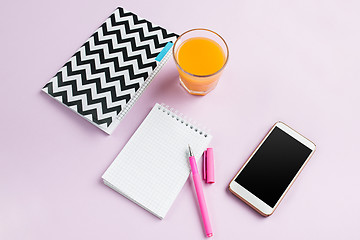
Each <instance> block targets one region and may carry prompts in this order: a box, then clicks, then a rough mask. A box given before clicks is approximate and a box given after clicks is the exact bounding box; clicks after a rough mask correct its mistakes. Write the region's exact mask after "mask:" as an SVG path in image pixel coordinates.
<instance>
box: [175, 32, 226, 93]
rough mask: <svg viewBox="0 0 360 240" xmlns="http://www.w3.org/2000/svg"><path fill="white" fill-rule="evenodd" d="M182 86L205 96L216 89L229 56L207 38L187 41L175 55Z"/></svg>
mask: <svg viewBox="0 0 360 240" xmlns="http://www.w3.org/2000/svg"><path fill="white" fill-rule="evenodd" d="M175 59H176V60H177V63H178V65H179V66H180V68H179V67H178V70H179V75H180V81H181V84H182V85H183V86H184V87H185V89H186V90H187V91H188V92H190V93H192V94H197V95H205V94H207V93H208V92H210V91H211V90H212V89H214V88H215V86H216V84H217V82H218V79H219V77H220V74H221V71H220V70H221V69H222V68H223V66H224V64H225V62H226V59H227V56H226V55H225V53H224V51H223V48H222V47H221V46H220V45H219V44H218V43H217V42H216V41H214V40H212V39H209V38H206V37H193V38H189V39H187V40H185V41H184V42H182V43H181V45H180V46H179V47H178V50H177V51H176V53H175Z"/></svg>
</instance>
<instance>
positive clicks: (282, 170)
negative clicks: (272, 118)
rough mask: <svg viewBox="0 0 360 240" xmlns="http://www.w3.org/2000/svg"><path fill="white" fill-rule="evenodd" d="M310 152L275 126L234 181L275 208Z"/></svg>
mask: <svg viewBox="0 0 360 240" xmlns="http://www.w3.org/2000/svg"><path fill="white" fill-rule="evenodd" d="M311 152H312V150H311V149H310V148H308V147H306V146H305V145H304V144H302V143H301V142H299V141H298V140H296V139H294V138H293V137H292V136H290V135H289V134H287V133H286V132H284V131H283V130H281V129H280V128H278V127H275V128H274V129H273V131H272V132H271V133H270V134H269V136H268V137H267V139H266V140H265V141H264V142H263V144H262V145H261V146H260V148H259V149H258V151H257V152H256V153H255V154H254V155H253V157H252V158H251V159H250V161H249V162H248V163H247V165H246V166H245V167H244V169H243V170H242V171H241V173H240V174H239V175H238V176H237V178H236V179H235V181H236V182H237V183H239V184H240V185H241V186H243V187H244V188H245V189H247V190H248V191H250V192H251V193H252V194H254V195H255V196H257V197H258V198H260V199H261V200H262V201H263V202H265V203H266V204H267V205H269V206H270V207H274V206H275V205H276V203H277V202H278V200H279V199H280V197H281V196H282V194H283V193H284V191H285V190H286V188H287V187H288V186H289V184H290V183H291V181H292V180H293V178H294V177H295V175H296V174H297V172H298V171H299V170H300V168H301V167H302V165H303V164H304V163H305V161H306V159H307V158H308V157H309V155H310V154H311Z"/></svg>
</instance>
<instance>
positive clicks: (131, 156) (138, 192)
mask: <svg viewBox="0 0 360 240" xmlns="http://www.w3.org/2000/svg"><path fill="white" fill-rule="evenodd" d="M211 139H212V136H211V135H210V134H209V133H207V132H204V130H201V129H199V128H198V127H196V126H194V125H193V124H191V123H190V122H188V121H187V120H186V119H184V118H182V117H181V116H180V115H178V114H176V111H173V110H171V109H169V108H168V107H165V106H162V105H159V104H155V106H154V107H153V109H152V110H151V111H150V113H149V114H148V115H147V117H146V118H145V120H144V121H143V122H142V123H141V125H140V127H139V128H138V129H137V130H136V132H135V133H134V135H133V136H132V137H131V138H130V140H129V141H128V142H127V144H126V145H125V147H124V148H123V149H122V150H121V152H120V153H119V155H118V156H117V157H116V159H115V160H114V162H113V163H112V164H111V165H110V167H109V168H108V169H107V170H106V172H105V173H104V174H103V176H102V178H103V180H104V183H105V184H106V185H107V186H109V187H110V188H112V189H114V190H115V191H117V192H118V193H120V194H122V195H123V196H125V197H126V198H128V199H130V200H131V201H133V202H135V203H136V204H138V205H139V206H141V207H142V208H144V209H146V210H148V211H149V212H151V213H152V214H154V215H155V216H157V217H159V218H160V219H162V218H164V217H165V216H166V213H167V212H168V211H169V209H170V207H171V205H172V204H173V202H174V201H175V199H176V197H177V196H178V195H179V192H180V190H181V189H182V187H183V186H184V184H185V182H186V180H187V179H188V177H189V174H190V164H189V157H188V144H190V145H191V147H192V148H193V150H194V155H195V158H196V160H197V162H199V161H200V160H201V155H202V153H203V152H204V150H205V149H206V148H207V147H208V144H209V143H210V141H211Z"/></svg>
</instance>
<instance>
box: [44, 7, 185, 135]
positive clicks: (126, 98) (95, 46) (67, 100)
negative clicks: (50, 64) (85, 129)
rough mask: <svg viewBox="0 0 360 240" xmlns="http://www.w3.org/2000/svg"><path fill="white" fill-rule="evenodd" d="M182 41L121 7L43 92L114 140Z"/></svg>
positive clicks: (175, 35) (173, 34)
mask: <svg viewBox="0 0 360 240" xmlns="http://www.w3.org/2000/svg"><path fill="white" fill-rule="evenodd" d="M177 36H178V35H177V34H175V33H172V32H168V31H167V30H166V29H165V28H162V27H160V26H157V25H155V24H153V23H151V22H150V21H148V20H145V19H143V18H141V17H139V16H138V15H136V14H134V13H132V12H129V11H127V10H125V9H123V8H121V7H119V8H117V9H116V10H115V11H114V12H113V13H112V14H111V15H110V17H108V18H107V19H106V21H105V22H104V23H103V24H102V25H101V26H100V27H99V28H98V29H97V30H96V31H95V33H94V34H93V35H91V37H90V38H89V39H88V40H87V41H86V42H85V43H84V44H83V45H82V46H81V47H80V48H79V49H78V50H77V51H76V52H75V54H74V55H73V56H72V57H71V58H70V59H69V60H68V61H67V62H66V63H65V64H64V66H63V67H62V68H61V69H60V70H59V71H58V72H57V73H56V74H55V76H54V77H53V78H52V79H51V80H50V81H49V82H48V83H47V84H46V85H45V86H44V88H43V89H42V90H43V91H44V92H46V93H47V94H48V95H49V96H51V97H53V98H54V99H56V100H57V101H59V102H60V103H62V104H63V105H65V106H67V107H68V108H70V109H71V110H73V111H75V112H76V113H78V114H79V115H80V116H82V117H83V118H85V119H86V120H88V121H89V122H91V123H92V124H94V125H95V126H97V127H98V128H100V129H101V130H103V131H105V132H106V133H108V134H111V133H112V132H113V131H114V130H115V128H116V127H117V126H118V125H119V123H120V121H121V120H122V119H123V118H124V116H125V115H126V114H127V113H128V111H129V110H130V109H131V108H132V106H133V105H134V104H135V102H136V101H137V99H138V98H139V97H140V96H141V94H142V93H143V92H144V91H145V89H146V88H147V86H148V85H149V84H150V82H151V81H152V80H153V78H154V77H155V76H156V74H157V73H158V72H159V71H160V69H161V68H162V67H163V66H164V64H165V63H166V61H167V60H168V59H169V57H170V56H171V48H172V45H173V42H174V41H175V40H176V38H177Z"/></svg>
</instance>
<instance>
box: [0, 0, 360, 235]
mask: <svg viewBox="0 0 360 240" xmlns="http://www.w3.org/2000/svg"><path fill="white" fill-rule="evenodd" d="M1 5H2V6H1V8H0V29H1V38H0V48H1V52H0V63H1V64H0V66H1V70H0V84H1V85H0V86H1V87H0V103H1V104H0V112H1V118H0V130H1V131H0V133H1V135H0V239H2V240H12V239H27V240H32V239H36V240H41V239H46V240H48V239H106V240H108V239H109V240H110V239H116V240H118V239H121V240H123V239H125V240H127V239H203V238H205V237H204V233H203V227H202V223H201V218H200V215H199V210H198V207H197V203H196V198H195V194H194V189H193V187H192V185H191V181H188V182H187V183H186V184H185V186H184V188H183V189H182V191H181V192H180V195H179V197H178V198H177V199H176V201H175V203H174V205H173V206H172V208H171V209H170V211H169V213H168V215H167V216H166V218H165V219H164V220H159V219H157V218H156V217H154V216H152V215H151V214H149V213H148V212H146V211H145V210H143V209H142V208H140V207H138V206H137V205H135V204H134V203H132V202H130V201H129V200H127V199H125V198H124V197H122V196H120V195H119V194H118V193H116V192H114V191H112V190H110V189H109V188H108V187H106V186H105V185H104V184H103V183H102V181H101V175H102V174H103V173H104V171H105V170H106V168H107V167H108V166H109V165H110V163H111V162H112V161H113V160H114V158H115V156H116V155H117V154H118V153H119V152H120V150H121V149H122V147H123V146H124V145H125V143H126V142H127V141H128V139H129V138H130V136H131V135H132V134H133V133H134V131H135V130H136V128H137V127H138V126H139V124H140V123H141V122H142V120H143V119H144V117H145V116H146V115H147V113H148V112H149V111H150V109H151V107H152V106H153V105H154V103H155V102H159V103H162V102H164V103H166V104H168V105H170V106H172V107H174V108H176V109H178V110H179V111H180V112H183V113H184V114H186V115H189V116H191V117H192V118H193V119H194V120H196V121H197V122H199V123H202V124H203V125H206V126H207V127H208V128H210V129H211V132H212V134H213V135H214V139H213V141H212V143H211V146H212V147H214V153H215V158H216V183H215V184H214V185H211V186H208V185H206V186H205V188H204V191H205V195H206V199H207V204H208V208H209V212H210V216H211V220H212V225H213V229H214V234H215V237H214V238H213V239H265V238H266V239H360V232H359V222H360V221H359V218H358V217H359V214H360V207H359V206H360V204H359V199H360V190H359V189H360V173H359V169H360V157H359V146H360V145H359V134H360V127H359V122H360V113H359V103H360V94H359V89H360V44H359V43H360V31H359V29H360V14H359V12H360V3H359V1H311V0H305V1H304V0H301V1H285V0H284V1H242V0H237V1H232V2H230V1H176V2H173V3H172V2H171V1H165V0H164V1H120V2H119V1H105V2H104V1H94V0H92V1H88V0H86V1H85V0H79V1H70V0H63V1H57V2H56V3H55V2H53V1H40V0H35V1H15V0H14V1H6V2H3V3H2V4H1ZM154 5H156V7H155V6H154ZM117 6H122V7H124V8H126V9H128V10H130V11H133V12H135V13H137V14H139V15H140V16H142V17H144V18H147V19H149V20H151V21H153V22H154V23H157V24H159V25H162V26H164V27H166V28H168V29H169V30H171V31H175V32H177V33H182V32H184V31H185V30H188V29H190V28H195V27H206V28H210V29H213V30H215V31H217V32H219V33H220V34H221V35H222V36H223V37H224V38H225V39H226V40H227V42H228V45H229V48H230V61H229V64H228V66H227V68H226V71H225V72H224V74H223V76H222V79H221V82H220V83H219V85H218V87H217V88H216V90H214V91H213V92H212V93H210V94H209V95H207V96H205V97H197V96H191V95H189V94H187V93H186V92H185V91H184V90H183V89H182V88H181V87H180V86H179V83H178V81H177V77H178V75H177V71H176V68H175V65H174V61H173V60H170V61H169V62H168V64H167V65H166V66H165V67H164V69H163V71H161V73H160V74H159V75H158V76H157V77H156V78H155V80H154V82H153V83H152V84H151V85H150V87H149V88H148V89H147V91H146V92H145V93H144V94H143V96H142V97H141V98H140V100H139V101H138V102H137V103H136V105H135V106H134V107H133V109H132V110H131V111H130V113H129V114H128V115H127V117H126V118H125V119H124V121H123V122H122V123H121V124H120V125H119V127H118V129H117V130H116V131H115V132H114V134H113V135H111V136H107V135H106V134H104V133H103V132H102V131H100V130H98V129H97V128H96V127H94V126H92V125H91V124H89V123H88V122H86V121H85V120H83V119H82V118H81V117H79V116H77V115H76V114H74V113H73V112H72V111H70V110H68V109H66V108H65V107H63V106H61V105H60V104H59V103H57V102H55V101H54V100H52V99H51V98H49V97H48V96H46V95H45V94H43V93H41V92H40V89H41V88H42V86H43V85H44V84H45V83H46V82H47V81H48V80H49V79H50V78H51V77H52V76H53V75H54V74H55V73H56V72H57V70H58V69H59V68H60V67H61V66H62V65H63V64H64V63H65V61H66V60H67V59H68V58H69V57H70V56H71V55H72V54H73V53H74V51H75V50H76V49H77V48H78V47H79V46H80V45H81V44H82V43H83V42H84V41H85V40H86V39H87V38H88V37H89V36H90V35H91V34H92V33H93V31H94V30H95V29H96V28H97V27H98V26H99V25H100V24H101V23H102V22H103V21H104V20H105V18H106V17H107V16H108V15H110V14H111V13H112V11H113V10H114V9H115V8H116V7H117ZM278 120H281V121H284V122H285V123H287V124H289V125H290V126H292V127H293V128H295V129H296V130H298V131H300V132H301V133H302V134H304V135H305V136H307V137H308V138H309V139H311V140H313V141H314V142H315V143H316V144H317V147H318V148H317V151H316V153H315V154H314V156H313V158H312V159H311V160H310V162H309V163H308V165H307V166H306V167H305V169H304V171H303V172H302V173H301V175H300V177H299V178H298V180H297V181H296V182H295V184H294V185H293V187H292V188H291V190H290V191H289V192H288V194H287V196H286V197H285V199H284V200H283V202H282V203H281V204H280V206H279V207H278V209H277V210H276V211H275V213H274V214H273V215H272V216H271V217H268V218H263V217H261V216H260V215H259V214H258V213H256V212H255V211H253V210H252V209H250V208H249V207H248V206H246V205H245V204H244V203H242V202H241V201H240V200H238V199H237V198H235V197H234V196H233V195H232V194H231V193H229V191H228V190H227V185H228V183H229V181H230V180H231V179H232V177H233V176H234V175H235V173H236V172H237V171H238V169H239V168H240V167H241V166H242V164H243V163H244V161H245V160H246V159H247V157H248V156H249V154H250V153H251V152H252V150H253V149H254V148H255V147H256V145H257V144H258V143H259V141H260V140H261V139H262V137H263V136H264V134H265V133H266V132H267V130H268V129H269V128H270V127H271V126H272V125H273V123H275V122H276V121H278Z"/></svg>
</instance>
